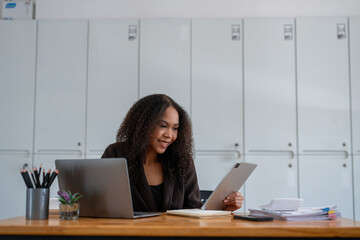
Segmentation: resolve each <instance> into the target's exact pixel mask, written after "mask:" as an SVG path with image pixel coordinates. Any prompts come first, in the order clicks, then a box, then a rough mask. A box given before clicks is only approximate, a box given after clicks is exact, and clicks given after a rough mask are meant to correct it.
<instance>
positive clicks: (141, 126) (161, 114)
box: [102, 94, 243, 212]
mask: <svg viewBox="0 0 360 240" xmlns="http://www.w3.org/2000/svg"><path fill="white" fill-rule="evenodd" d="M192 150H193V139H192V130H191V122H190V118H189V116H188V115H187V113H186V112H185V111H184V110H183V109H182V108H181V107H180V106H179V105H178V104H177V103H176V102H175V101H174V100H172V99H171V98H170V97H168V96H166V95H163V94H154V95H150V96H146V97H144V98H142V99H140V100H138V101H137V102H136V103H135V104H134V105H133V106H132V107H131V108H130V110H129V112H128V113H127V115H126V117H125V119H124V121H123V122H122V124H121V126H120V129H119V131H118V133H117V136H116V143H113V144H111V145H110V146H108V147H107V149H106V150H105V152H104V154H103V156H102V157H103V158H117V157H124V158H126V159H127V162H128V168H129V175H130V181H131V192H132V201H133V208H134V210H135V211H151V212H156V211H160V212H163V211H166V210H168V209H182V208H200V207H201V201H200V191H199V186H198V182H197V177H196V171H195V166H194V162H193V158H192ZM242 202H243V197H242V195H241V194H240V193H232V194H230V195H229V196H228V197H227V198H226V199H225V200H224V203H225V204H226V205H227V210H229V211H234V210H236V209H238V208H240V207H241V206H242Z"/></svg>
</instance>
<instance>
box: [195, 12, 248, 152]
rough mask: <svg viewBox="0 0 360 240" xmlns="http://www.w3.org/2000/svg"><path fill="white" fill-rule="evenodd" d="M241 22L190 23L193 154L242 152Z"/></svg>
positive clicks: (210, 21)
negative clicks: (194, 152) (200, 152)
mask: <svg viewBox="0 0 360 240" xmlns="http://www.w3.org/2000/svg"><path fill="white" fill-rule="evenodd" d="M242 41H243V36H242V20H241V19H194V20H193V21H192V96H191V99H192V114H191V115H192V121H193V132H194V140H195V148H196V150H197V151H203V150H207V151H208V150H211V151H219V150H220V151H224V150H225V151H230V152H231V151H232V152H234V153H236V152H238V153H239V154H240V153H242V150H243V104H242V103H243V101H242V96H243V89H242V86H243V84H242V75H243V71H242V63H243V61H242Z"/></svg>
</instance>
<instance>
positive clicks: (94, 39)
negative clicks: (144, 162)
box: [86, 19, 139, 157]
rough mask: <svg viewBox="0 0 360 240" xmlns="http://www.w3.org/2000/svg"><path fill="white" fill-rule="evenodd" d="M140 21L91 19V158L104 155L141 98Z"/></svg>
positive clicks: (89, 111) (88, 118)
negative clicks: (139, 95)
mask: <svg viewBox="0 0 360 240" xmlns="http://www.w3.org/2000/svg"><path fill="white" fill-rule="evenodd" d="M138 43H139V34H138V21H137V20H125V19H124V20H90V22H89V67H88V96H87V99H88V102H87V131H86V138H87V140H86V155H87V157H101V155H102V154H103V152H104V150H105V148H106V147H107V146H108V145H109V144H111V143H113V142H115V139H116V132H117V130H118V128H119V127H120V124H121V122H122V120H123V118H124V117H125V115H126V113H127V111H128V110H129V108H130V107H131V106H132V104H133V103H134V102H135V101H136V100H137V99H138V47H139V46H138Z"/></svg>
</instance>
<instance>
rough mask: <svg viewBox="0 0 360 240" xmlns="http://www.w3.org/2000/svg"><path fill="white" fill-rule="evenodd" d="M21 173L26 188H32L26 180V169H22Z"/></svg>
mask: <svg viewBox="0 0 360 240" xmlns="http://www.w3.org/2000/svg"><path fill="white" fill-rule="evenodd" d="M20 173H21V176H22V178H23V179H24V182H25V185H26V187H27V188H30V185H29V183H28V181H27V180H26V177H25V169H21V170H20Z"/></svg>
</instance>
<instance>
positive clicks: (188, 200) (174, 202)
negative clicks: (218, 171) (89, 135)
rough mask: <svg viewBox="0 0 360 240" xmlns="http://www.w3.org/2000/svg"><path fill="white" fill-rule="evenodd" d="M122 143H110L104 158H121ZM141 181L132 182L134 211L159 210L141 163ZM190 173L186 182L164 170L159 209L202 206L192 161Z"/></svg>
mask: <svg viewBox="0 0 360 240" xmlns="http://www.w3.org/2000/svg"><path fill="white" fill-rule="evenodd" d="M120 144H121V143H118V142H117V143H113V144H111V145H109V146H108V147H107V148H106V150H105V152H104V154H103V155H102V158H120V157H123V156H121V154H120V152H119V145H120ZM140 166H141V168H140V171H141V173H140V181H138V183H136V184H133V183H131V195H132V202H133V208H134V211H145V212H156V211H158V209H157V207H156V204H155V200H154V197H153V195H152V192H151V189H150V186H149V184H148V182H147V179H146V176H145V172H144V168H143V166H142V164H140ZM188 169H189V171H188V175H187V176H186V178H185V179H186V180H185V183H180V182H178V181H177V180H176V178H172V177H170V176H168V175H167V174H166V173H167V171H163V172H164V192H163V203H162V207H161V209H159V211H162V212H164V211H166V210H169V209H183V208H200V207H201V205H202V203H201V201H200V190H199V185H198V182H197V176H196V171H195V166H194V163H193V162H191V164H190V166H189V168H188Z"/></svg>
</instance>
